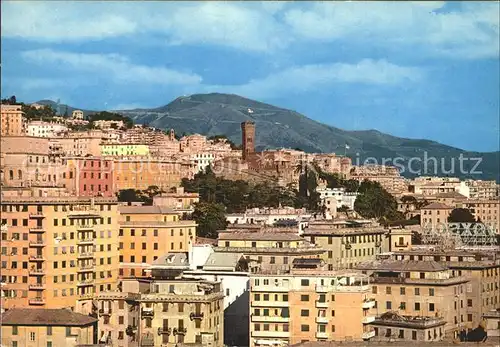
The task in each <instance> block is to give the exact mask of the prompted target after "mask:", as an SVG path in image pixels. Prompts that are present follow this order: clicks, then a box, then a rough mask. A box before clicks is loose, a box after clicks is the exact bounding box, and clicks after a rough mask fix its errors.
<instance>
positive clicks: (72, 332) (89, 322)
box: [0, 308, 97, 347]
mask: <svg viewBox="0 0 500 347" xmlns="http://www.w3.org/2000/svg"><path fill="white" fill-rule="evenodd" d="M0 321H1V322H2V346H9V347H10V346H12V347H39V346H44V347H45V346H47V347H68V346H70V347H72V346H77V345H91V344H94V343H96V342H97V341H96V340H95V333H96V332H97V319H95V318H93V317H89V316H86V315H83V314H80V313H75V312H72V311H70V310H66V309H26V308H24V309H22V308H12V309H10V310H8V311H7V312H5V313H3V314H1V315H0Z"/></svg>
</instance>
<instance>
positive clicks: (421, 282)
mask: <svg viewBox="0 0 500 347" xmlns="http://www.w3.org/2000/svg"><path fill="white" fill-rule="evenodd" d="M357 269H359V270H362V271H363V272H364V273H367V274H368V275H370V281H371V284H372V294H373V295H374V297H375V299H376V307H375V308H376V309H377V312H386V311H393V310H394V311H397V312H400V314H402V315H406V316H412V317H416V316H422V317H428V316H436V317H442V318H444V320H445V322H446V325H445V326H444V333H445V334H446V335H447V336H448V337H451V338H453V337H455V334H456V333H457V331H458V330H459V328H460V326H462V327H463V326H464V323H465V318H466V305H467V284H468V283H469V280H468V278H466V277H465V276H459V275H458V274H452V273H451V272H450V271H448V268H447V267H445V266H444V265H441V264H440V263H437V262H435V261H425V260H403V261H400V260H382V261H378V260H377V261H372V262H366V263H362V264H359V265H358V266H357Z"/></svg>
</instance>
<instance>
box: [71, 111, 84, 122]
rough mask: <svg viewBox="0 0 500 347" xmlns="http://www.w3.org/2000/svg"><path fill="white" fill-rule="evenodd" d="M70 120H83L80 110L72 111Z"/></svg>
mask: <svg viewBox="0 0 500 347" xmlns="http://www.w3.org/2000/svg"><path fill="white" fill-rule="evenodd" d="M72 118H73V119H76V120H83V111H81V110H73V112H72Z"/></svg>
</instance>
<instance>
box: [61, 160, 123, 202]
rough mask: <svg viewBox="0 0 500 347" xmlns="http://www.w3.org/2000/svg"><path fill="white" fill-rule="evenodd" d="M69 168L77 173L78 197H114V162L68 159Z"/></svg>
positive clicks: (75, 182) (76, 186) (75, 183)
mask: <svg viewBox="0 0 500 347" xmlns="http://www.w3.org/2000/svg"><path fill="white" fill-rule="evenodd" d="M68 168H69V169H70V170H74V171H75V175H74V177H75V181H74V188H75V190H76V192H75V193H76V195H78V196H104V197H111V196H113V195H114V193H113V192H114V178H113V161H112V160H105V159H102V158H100V157H88V158H72V159H68Z"/></svg>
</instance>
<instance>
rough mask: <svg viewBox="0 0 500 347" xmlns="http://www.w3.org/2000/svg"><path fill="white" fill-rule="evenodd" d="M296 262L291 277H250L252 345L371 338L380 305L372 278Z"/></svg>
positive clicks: (316, 261)
mask: <svg viewBox="0 0 500 347" xmlns="http://www.w3.org/2000/svg"><path fill="white" fill-rule="evenodd" d="M320 263H321V261H320V260H319V259H296V260H295V261H294V264H293V269H292V270H291V271H290V272H289V273H286V274H277V273H275V274H254V275H252V276H251V279H250V316H251V318H250V344H249V345H250V346H251V347H255V346H270V345H278V346H279V345H294V344H296V343H299V342H301V341H344V340H354V341H362V340H369V339H370V338H372V337H373V336H374V331H373V329H372V328H371V327H369V324H370V323H371V322H373V321H374V320H375V315H374V312H373V307H374V306H375V301H374V300H373V299H372V294H371V290H370V285H369V279H368V277H367V276H366V275H362V274H360V273H358V274H356V273H352V272H333V271H327V270H324V269H322V265H321V264H320Z"/></svg>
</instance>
